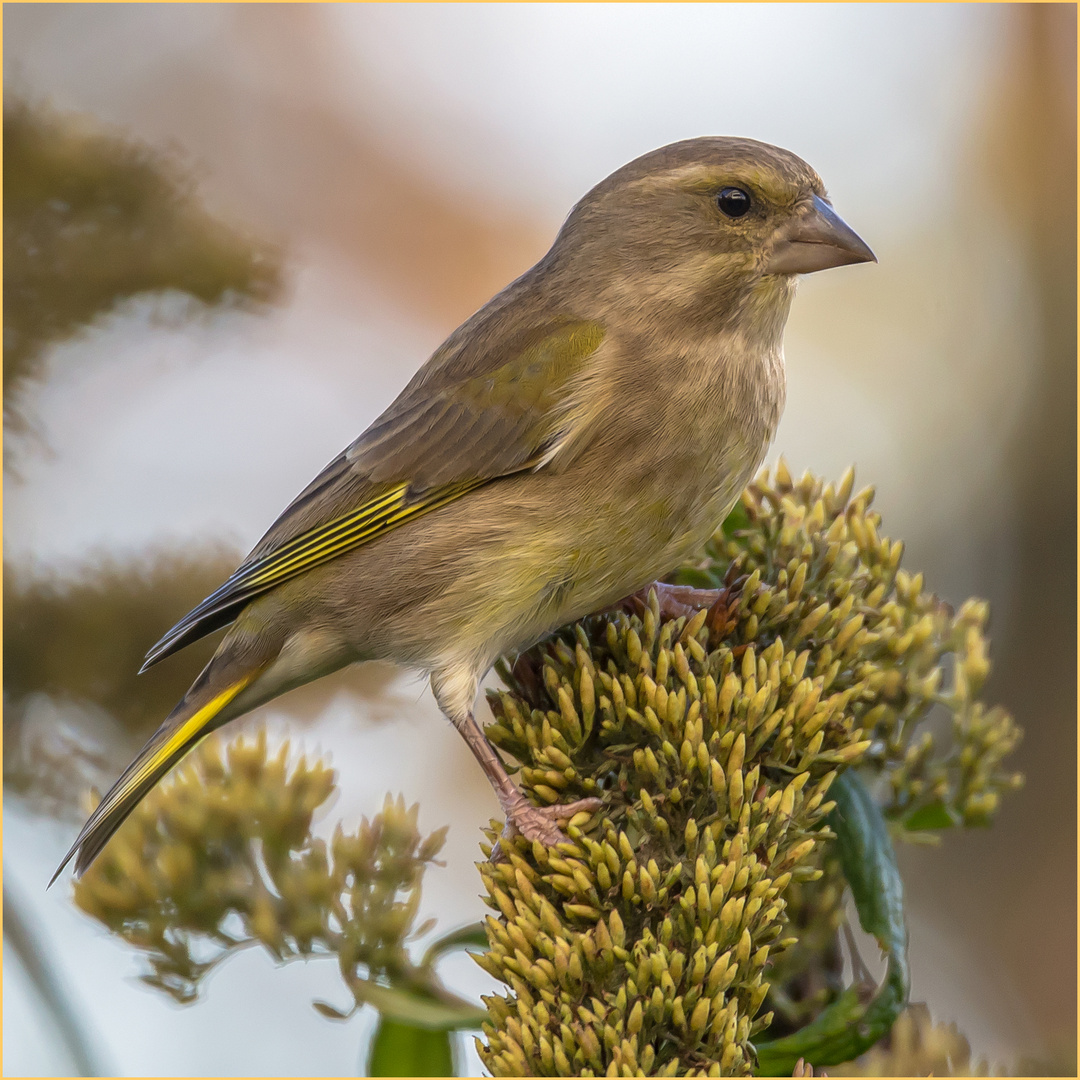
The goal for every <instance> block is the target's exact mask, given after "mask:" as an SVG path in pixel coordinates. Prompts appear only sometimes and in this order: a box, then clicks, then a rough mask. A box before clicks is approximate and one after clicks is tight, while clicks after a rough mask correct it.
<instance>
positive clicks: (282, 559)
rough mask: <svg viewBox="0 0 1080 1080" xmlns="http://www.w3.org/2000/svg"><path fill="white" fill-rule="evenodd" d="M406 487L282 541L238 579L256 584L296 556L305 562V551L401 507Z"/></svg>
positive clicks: (396, 488) (398, 488)
mask: <svg viewBox="0 0 1080 1080" xmlns="http://www.w3.org/2000/svg"><path fill="white" fill-rule="evenodd" d="M407 490H408V485H407V484H399V485H398V486H397V487H395V488H394V489H392V490H391V491H388V492H386V493H385V494H384V495H380V496H379V497H378V498H376V499H372V500H371V502H368V503H365V504H364V505H363V506H361V507H360V508H359V509H358V510H354V511H353V512H352V513H351V514H345V515H344V516H343V517H339V518H336V519H335V520H333V521H331V522H329V523H328V524H327V525H324V526H322V527H321V528H319V529H317V530H315V531H314V532H307V533H301V534H300V536H298V537H296V539H295V540H293V541H291V542H290V543H288V544H283V545H282V546H281V547H280V548H278V549H277V550H276V551H273V552H271V554H269V555H268V556H266V558H265V559H264V560H260V561H259V562H257V563H255V564H254V565H252V566H251V567H250V568H249V571H248V573H247V574H244V575H243V576H242V578H238V580H243V581H244V582H248V581H250V582H251V583H253V584H258V583H261V582H262V580H263V578H264V576H265V573H268V572H271V571H273V570H276V569H278V568H280V567H284V566H286V565H292V563H293V560H294V558H299V559H300V562H301V565H302V563H303V556H304V554H305V553H306V552H308V551H309V550H311V549H312V548H314V547H321V546H323V545H324V544H326V543H329V542H331V541H332V540H334V539H335V537H338V536H340V535H341V534H342V533H343V532H345V531H347V530H352V529H354V528H355V527H357V526H363V525H365V524H367V523H368V522H370V521H371V520H372V519H374V518H377V517H378V516H379V514H380V513H384V512H388V511H391V510H393V509H395V508H396V507H398V506H401V505H402V504H403V503H404V501H405V493H406V491H407ZM350 535H351V531H350Z"/></svg>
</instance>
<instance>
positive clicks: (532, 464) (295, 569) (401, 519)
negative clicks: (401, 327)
mask: <svg viewBox="0 0 1080 1080" xmlns="http://www.w3.org/2000/svg"><path fill="white" fill-rule="evenodd" d="M603 337H604V330H603V328H602V327H601V326H600V325H599V324H598V323H594V322H571V321H566V320H559V321H552V322H548V323H546V324H543V325H540V326H535V327H533V328H530V329H529V330H528V331H526V332H523V333H519V334H517V335H515V336H514V337H513V338H512V340H511V343H510V344H509V345H508V346H506V347H505V348H503V349H500V350H499V352H498V355H497V356H493V355H492V351H491V350H488V351H486V352H485V351H478V354H477V355H476V356H475V357H473V358H469V357H468V356H464V355H463V352H464V350H463V349H460V348H456V347H454V345H453V342H454V339H453V338H451V340H450V342H448V347H449V349H450V352H449V354H446V355H440V354H441V353H442V350H440V353H436V354H435V356H434V357H432V359H431V361H429V363H428V364H427V365H425V368H423V369H421V371H420V372H419V373H418V375H417V377H416V378H415V379H413V381H412V382H411V383H410V384H409V386H408V387H406V389H405V390H404V391H403V392H402V394H401V396H400V397H399V398H398V399H397V400H396V401H395V402H394V403H393V404H392V405H391V406H390V408H389V409H387V410H386V412H385V413H383V415H382V416H380V417H379V419H378V420H376V421H375V423H374V424H372V425H371V427H369V428H368V429H367V431H365V432H364V433H363V435H361V436H360V437H359V438H358V439H357V440H356V441H355V442H354V443H353V444H352V445H351V446H349V447H348V448H347V449H346V450H344V451H343V452H342V453H341V454H339V455H338V456H337V457H336V458H334V460H333V461H331V462H330V464H329V465H327V466H326V468H325V469H324V470H323V471H322V472H321V473H320V474H319V475H318V476H317V477H316V478H315V479H314V480H313V481H312V482H311V483H310V484H309V485H308V486H307V487H306V488H305V489H304V490H303V491H302V492H301V493H300V494H299V495H298V496H297V497H296V499H294V500H293V502H292V503H291V504H290V505H289V506H288V507H287V508H286V510H285V512H284V513H283V514H282V515H281V517H279V518H278V519H277V521H276V522H274V524H273V525H272V526H271V527H270V529H269V531H268V532H267V533H266V535H265V536H264V537H263V538H262V540H260V541H259V543H258V544H257V545H256V546H255V548H254V549H253V550H252V552H251V554H250V555H249V556H248V557H247V558H246V559H245V560H244V562H243V563H242V564H241V565H240V566H239V567H238V568H237V570H236V572H235V573H234V574H233V575H232V576H231V577H230V578H229V579H228V581H226V582H225V583H224V584H223V585H222V586H221V587H220V588H219V589H217V590H216V591H215V592H213V593H212V594H211V595H210V596H208V597H207V598H206V599H205V600H204V601H203V602H202V603H201V604H199V605H198V606H197V607H196V608H194V609H193V610H192V611H191V612H189V613H188V614H187V615H185V616H184V618H183V619H181V620H180V622H178V623H177V624H176V625H175V626H174V627H173V628H172V629H171V630H170V631H169V632H168V633H167V634H166V635H165V636H164V637H163V638H162V639H161V640H160V641H159V642H158V643H157V644H156V645H155V646H154V647H153V648H152V649H151V650H150V652H149V653H147V656H146V661H145V663H144V664H143V670H145V669H146V668H147V667H149V666H150V665H152V664H155V663H156V662H157V661H158V660H161V659H163V658H164V657H166V656H169V655H170V654H172V653H174V652H176V651H177V650H179V649H182V648H183V647H184V646H185V645H188V644H190V643H191V642H192V641H195V640H197V639H198V638H201V637H203V636H205V635H206V634H209V633H211V632H212V631H214V630H216V629H218V628H219V627H221V626H224V625H226V624H227V623H229V622H231V621H232V620H233V619H235V618H236V616H237V615H238V614H239V612H240V610H241V608H243V607H244V606H245V605H246V604H247V603H248V602H249V601H250V600H252V599H253V598H254V597H255V596H258V595H259V594H260V593H263V592H265V591H266V590H268V589H271V588H273V587H274V586H275V585H279V584H281V582H283V581H287V580H288V579H289V578H292V577H295V576H296V575H297V574H302V573H304V572H305V571H307V570H310V569H311V568H312V567H313V566H318V565H319V564H321V563H324V562H327V561H329V560H330V559H334V558H336V557H337V556H339V555H341V554H343V553H344V552H346V551H350V550H351V549H353V548H355V547H358V546H360V545H361V544H366V543H367V542H368V541H370V540H373V539H375V538H376V537H378V536H381V535H383V534H384V533H386V532H388V531H389V530H391V529H394V528H397V526H399V525H402V524H404V523H405V522H407V521H411V520H413V519H414V518H417V517H419V516H420V515H421V514H425V513H427V512H429V511H431V510H435V509H436V508H438V507H440V506H443V505H445V504H446V503H448V502H450V501H452V500H454V499H457V498H460V497H461V496H462V495H464V494H465V493H466V492H468V491H471V490H472V489H473V488H476V487H479V486H480V485H481V484H486V483H489V482H491V481H492V480H495V479H497V478H498V477H500V476H506V475H508V474H510V473H515V472H521V471H524V470H528V469H536V468H540V467H543V466H545V465H547V464H548V463H549V462H551V461H553V460H554V459H555V458H556V457H557V456H558V454H559V452H560V449H561V448H562V447H564V446H565V445H567V443H568V442H569V441H570V440H572V439H573V438H574V436H575V435H576V434H577V433H578V432H579V431H580V429H581V427H582V425H583V424H584V423H585V422H586V420H587V417H588V416H589V415H591V414H593V410H590V408H589V406H588V401H589V397H590V385H591V384H590V380H589V378H588V374H589V369H590V364H589V359H590V357H591V356H592V355H593V354H594V353H595V352H596V350H597V349H598V348H599V346H600V343H601V341H602V340H603ZM508 357H509V358H508Z"/></svg>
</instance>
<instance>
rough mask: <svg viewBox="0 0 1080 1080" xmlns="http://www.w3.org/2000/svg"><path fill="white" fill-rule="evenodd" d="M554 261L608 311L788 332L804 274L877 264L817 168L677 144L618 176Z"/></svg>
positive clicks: (764, 148) (768, 153)
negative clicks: (750, 322)
mask: <svg viewBox="0 0 1080 1080" xmlns="http://www.w3.org/2000/svg"><path fill="white" fill-rule="evenodd" d="M551 255H552V256H553V257H555V258H556V259H558V260H559V261H560V262H563V261H564V260H565V262H564V265H567V266H568V267H572V268H573V269H574V270H575V271H576V273H574V274H573V276H574V277H575V278H576V279H577V280H578V282H579V284H582V285H585V286H586V287H587V288H589V291H593V290H594V289H597V290H599V292H600V295H601V296H602V297H603V298H604V299H605V301H608V302H614V303H616V304H617V305H618V306H620V307H623V306H624V305H625V304H629V305H631V306H634V305H636V306H637V309H638V310H639V311H641V312H643V313H644V311H645V310H646V309H647V310H648V311H649V312H650V313H651V314H658V313H660V312H667V313H668V314H670V315H673V316H675V317H677V318H681V319H685V318H687V317H689V318H691V319H692V321H694V322H695V323H699V322H700V321H708V322H712V323H714V324H715V323H717V322H726V321H728V320H731V319H738V318H739V314H740V312H745V311H746V310H747V308H752V309H755V310H758V311H759V313H761V314H765V312H766V311H769V310H774V311H775V314H776V316H777V317H778V318H779V319H780V320H781V323H782V320H783V318H785V317H786V314H787V307H788V304H789V303H790V299H791V295H792V292H793V290H794V281H795V278H796V276H797V275H799V274H808V273H812V272H814V271H815V270H824V269H827V268H829V267H833V266H843V265H845V264H848V263H858V262H867V261H873V260H874V254H873V252H872V251H871V250H870V248H869V247H867V246H866V244H865V243H864V242H863V241H862V240H861V239H860V238H859V237H858V236H857V235H856V233H855V232H854V231H853V230H852V229H851V228H850V227H849V226H848V225H846V224H845V223H844V222H843V220H841V218H840V217H839V216H838V215H837V214H836V212H835V211H834V210H833V208H832V205H831V204H830V202H829V200H828V197H827V196H826V194H825V187H824V185H823V184H822V181H821V178H820V177H819V176H818V174H817V173H816V172H815V171H814V170H813V169H812V168H810V166H809V165H807V164H806V162H805V161H803V160H802V159H801V158H799V157H796V156H795V154H792V153H790V152H789V151H787V150H782V149H780V148H779V147H776V146H770V145H769V144H767V143H762V142H756V141H755V140H752V139H736V138H724V137H708V138H700V139H688V140H686V141H684V142H678V143H672V144H671V145H670V146H664V147H661V148H660V149H658V150H654V151H652V152H651V153H648V154H645V155H644V156H642V157H640V158H637V159H636V160H634V161H631V162H630V163H629V164H628V165H624V166H623V167H622V168H621V169H619V170H617V171H616V172H614V173H612V174H611V175H610V176H609V177H608V178H607V179H606V180H602V181H601V182H600V183H599V184H597V185H596V187H594V188H593V189H592V190H591V191H590V192H589V193H588V194H587V195H586V196H585V197H584V198H583V199H582V200H581V201H580V202H579V203H578V204H577V206H575V207H574V209H573V210H572V211H571V213H570V215H569V217H568V218H567V220H566V223H565V225H564V226H563V229H562V231H561V232H560V234H559V238H558V239H557V240H556V243H555V246H554V248H553V249H552V253H551ZM590 286H591V288H590ZM763 309H764V310H763Z"/></svg>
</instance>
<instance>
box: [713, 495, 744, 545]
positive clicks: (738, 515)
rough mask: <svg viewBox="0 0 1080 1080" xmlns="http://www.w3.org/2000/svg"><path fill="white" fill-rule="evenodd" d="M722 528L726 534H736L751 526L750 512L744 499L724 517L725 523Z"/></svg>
mask: <svg viewBox="0 0 1080 1080" xmlns="http://www.w3.org/2000/svg"><path fill="white" fill-rule="evenodd" d="M720 528H721V529H722V530H723V533H724V535H725V536H734V535H735V533H736V532H738V531H740V530H742V529H749V528H750V513H749V511H748V510H747V509H746V504H745V503H744V502H743V501H742V499H740V500H739V501H738V502H737V503H736V504H735V505H734V506H733V507H732V508H731V513H730V514H728V516H727V517H726V518H724V524H723V525H721V526H720Z"/></svg>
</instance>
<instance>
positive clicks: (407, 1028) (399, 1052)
mask: <svg viewBox="0 0 1080 1080" xmlns="http://www.w3.org/2000/svg"><path fill="white" fill-rule="evenodd" d="M452 1038H453V1036H452V1035H451V1034H450V1032H449V1031H432V1030H431V1029H430V1028H422V1027H415V1026H414V1025H412V1024H404V1023H402V1022H401V1021H399V1020H392V1019H390V1018H389V1017H387V1016H380V1017H379V1025H378V1027H376V1028H375V1035H374V1037H373V1038H372V1040H371V1045H370V1047H369V1048H368V1060H367V1065H366V1067H365V1069H364V1074H365V1075H366V1076H456V1075H457V1070H456V1068H455V1065H454V1047H453V1044H452V1042H451V1039H452Z"/></svg>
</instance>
